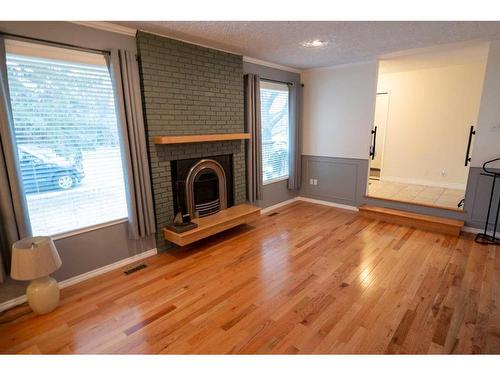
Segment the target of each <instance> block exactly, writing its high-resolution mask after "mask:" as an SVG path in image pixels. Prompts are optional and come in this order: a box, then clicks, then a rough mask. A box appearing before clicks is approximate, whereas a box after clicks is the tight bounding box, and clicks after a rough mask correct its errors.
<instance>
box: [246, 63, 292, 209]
mask: <svg viewBox="0 0 500 375" xmlns="http://www.w3.org/2000/svg"><path fill="white" fill-rule="evenodd" d="M243 73H244V74H247V73H253V74H258V75H260V77H261V78H267V79H273V80H277V81H283V82H295V83H296V84H297V85H300V74H298V73H293V72H289V71H286V70H281V69H276V68H271V67H268V66H264V65H259V64H254V63H249V62H246V61H245V62H243ZM287 184H288V181H287V180H281V181H277V182H273V183H270V184H267V185H264V186H263V188H262V200H260V201H257V202H256V204H257V205H258V206H259V207H262V208H265V207H269V206H273V205H275V204H278V203H281V202H284V201H286V200H289V199H293V198H295V197H297V196H299V192H300V191H299V190H289V189H288V187H287Z"/></svg>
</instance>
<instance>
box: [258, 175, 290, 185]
mask: <svg viewBox="0 0 500 375" xmlns="http://www.w3.org/2000/svg"><path fill="white" fill-rule="evenodd" d="M288 178H289V176H284V177H278V178H274V179H272V180H268V181H266V182H264V183H263V184H262V185H263V186H266V185H271V184H275V183H277V182H281V181H286V180H288Z"/></svg>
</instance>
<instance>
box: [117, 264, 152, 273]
mask: <svg viewBox="0 0 500 375" xmlns="http://www.w3.org/2000/svg"><path fill="white" fill-rule="evenodd" d="M146 267H147V266H146V265H145V264H144V263H141V264H138V265H137V266H134V267H132V268H131V269H128V270H126V271H125V272H123V273H124V274H125V275H130V274H131V273H134V272H137V271H140V270H142V269H143V268H146Z"/></svg>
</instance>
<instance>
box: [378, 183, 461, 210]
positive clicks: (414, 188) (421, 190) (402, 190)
mask: <svg viewBox="0 0 500 375" xmlns="http://www.w3.org/2000/svg"><path fill="white" fill-rule="evenodd" d="M368 182H369V185H368V195H369V196H371V197H377V198H389V199H397V200H401V201H405V202H414V203H422V204H430V205H435V206H441V207H449V208H458V207H457V204H458V202H460V200H461V199H462V198H463V197H464V196H465V191H464V190H462V189H448V188H440V187H434V186H425V185H413V184H404V183H400V182H389V181H380V180H377V179H370V180H369V181H368Z"/></svg>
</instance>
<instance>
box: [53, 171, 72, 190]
mask: <svg viewBox="0 0 500 375" xmlns="http://www.w3.org/2000/svg"><path fill="white" fill-rule="evenodd" d="M54 185H55V186H56V187H57V189H60V190H69V189H71V188H72V187H73V186H75V178H74V177H73V175H71V173H61V174H58V175H56V176H55V177H54Z"/></svg>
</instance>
